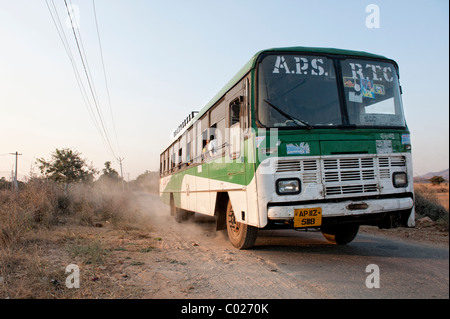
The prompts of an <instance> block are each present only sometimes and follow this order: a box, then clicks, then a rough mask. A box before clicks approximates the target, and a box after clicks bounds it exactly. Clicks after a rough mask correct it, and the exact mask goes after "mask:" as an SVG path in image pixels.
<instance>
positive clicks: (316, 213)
mask: <svg viewBox="0 0 450 319" xmlns="http://www.w3.org/2000/svg"><path fill="white" fill-rule="evenodd" d="M320 225H322V208H320V207H314V208H304V209H294V227H295V228H298V227H316V226H320Z"/></svg>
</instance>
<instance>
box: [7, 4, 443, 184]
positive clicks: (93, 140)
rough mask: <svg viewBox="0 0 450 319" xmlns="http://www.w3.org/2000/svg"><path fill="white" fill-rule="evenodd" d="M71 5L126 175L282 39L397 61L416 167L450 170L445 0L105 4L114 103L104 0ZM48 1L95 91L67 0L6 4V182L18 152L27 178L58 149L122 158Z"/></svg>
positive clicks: (142, 166) (141, 167)
mask: <svg viewBox="0 0 450 319" xmlns="http://www.w3.org/2000/svg"><path fill="white" fill-rule="evenodd" d="M67 2H68V4H69V5H70V3H72V4H73V7H74V8H75V9H74V10H73V12H74V16H75V17H77V19H78V20H77V21H78V27H79V29H78V30H79V32H80V35H81V39H82V45H83V48H84V51H85V53H86V56H87V61H88V67H89V70H90V72H91V75H92V80H93V85H94V90H95V92H96V95H97V97H98V107H99V110H100V112H101V113H102V115H103V119H104V125H105V128H106V129H107V130H108V132H109V137H110V139H111V144H112V146H113V148H114V154H115V156H120V157H123V158H124V161H123V164H124V167H123V168H124V177H125V178H127V177H128V174H129V177H130V179H134V178H136V176H137V175H139V174H141V173H143V172H144V171H145V170H157V169H159V153H160V151H161V150H162V149H163V148H164V147H165V146H166V144H167V143H168V142H169V139H170V133H171V131H172V130H173V129H174V128H176V127H177V126H178V125H179V124H180V122H181V121H182V120H183V119H184V118H185V117H186V116H187V115H188V114H189V113H190V112H191V111H192V110H199V109H201V108H202V107H203V106H204V105H205V104H206V103H207V102H208V101H209V100H210V99H211V98H212V97H213V96H214V95H215V94H216V93H217V92H218V91H219V90H220V89H221V88H222V86H223V85H224V84H225V83H226V82H228V80H229V79H230V78H231V77H232V76H233V75H234V74H235V73H236V72H237V71H238V70H239V69H240V67H241V66H242V65H243V64H244V63H246V62H247V61H248V60H249V59H250V58H251V57H252V56H253V54H254V53H256V52H257V51H259V50H262V49H267V48H272V47H285V46H318V47H335V48H342V49H351V50H361V51H368V52H372V53H376V54H381V55H384V56H387V57H389V58H392V59H394V60H396V61H397V63H398V64H399V66H400V83H401V85H402V88H403V104H404V108H405V114H406V120H407V123H408V126H409V128H410V130H411V140H412V145H413V160H414V162H413V164H414V175H421V174H424V173H427V172H430V171H440V170H443V169H446V168H448V167H449V124H448V123H449V89H448V87H449V16H448V12H449V7H448V6H449V4H448V1H447V0H432V1H378V0H369V1H362V0H354V1H351V0H345V1H343V0H342V1H335V0H326V1H325V0H323V1H300V0H297V1H286V0H277V1H264V0H239V1H237V0H227V1H212V0H209V1H206V0H205V1H197V0H191V1H187V0H184V1H182V0H174V1H149V0H146V1H144V0H128V1H125V0H120V1H119V0H95V9H96V13H97V21H98V27H99V31H100V37H101V46H102V52H103V59H104V65H105V70H106V75H107V82H108V87H109V93H110V101H111V104H109V103H108V96H107V93H106V89H105V88H106V85H105V79H104V73H103V68H102V62H101V55H100V49H99V41H98V38H97V31H96V24H95V17H94V14H93V12H94V11H93V2H92V0H72V1H69V0H67ZM47 3H48V4H49V5H50V8H51V9H52V10H53V3H54V5H55V7H56V9H57V12H58V17H59V18H60V20H61V24H62V26H63V30H64V33H65V36H66V37H67V41H68V43H69V45H70V48H71V50H70V51H71V52H72V55H73V59H74V62H75V64H76V66H77V69H78V72H79V74H80V76H81V77H82V79H83V81H84V86H85V88H86V90H88V88H89V87H88V84H87V82H86V78H85V75H84V71H83V68H82V64H81V62H80V58H79V55H78V51H77V49H76V43H75V40H74V36H73V33H72V29H71V28H69V25H70V22H69V20H68V14H67V12H66V11H65V5H64V0H53V2H52V0H47V1H45V0H0V177H2V176H5V177H6V178H7V179H9V178H10V175H11V170H12V169H13V167H14V156H12V155H9V154H8V153H11V152H15V151H18V152H19V153H22V154H23V155H22V156H20V157H19V176H23V175H29V173H30V170H32V166H33V163H34V162H35V159H36V158H40V157H44V158H47V159H48V158H50V155H51V153H52V152H53V151H54V150H55V149H56V148H72V149H75V150H78V151H79V152H81V153H82V156H83V157H84V158H86V159H87V160H88V161H89V162H92V163H93V164H94V166H95V167H97V168H98V169H101V168H103V163H104V162H106V161H112V162H113V167H114V168H115V169H116V170H118V171H119V165H118V162H117V161H115V160H114V156H113V155H112V154H111V151H110V150H109V148H108V147H107V146H106V145H107V144H106V143H105V142H104V141H103V140H102V138H101V135H100V132H99V129H98V126H101V124H99V123H98V122H97V125H98V126H96V124H95V123H94V121H93V119H92V118H94V117H93V115H92V114H90V113H89V112H90V110H93V112H94V115H96V112H97V110H96V108H95V105H94V104H93V102H91V107H92V109H90V108H89V106H88V105H87V104H86V103H85V102H84V100H83V96H82V94H81V92H80V88H79V86H78V84H77V80H76V77H75V73H74V71H73V68H72V64H71V60H70V59H69V56H68V54H67V52H66V50H65V49H64V46H63V43H62V41H61V39H60V37H59V35H58V32H57V29H56V27H55V24H54V22H53V20H52V16H51V14H50V11H49V9H48V7H47ZM369 4H376V5H377V6H378V8H379V18H380V19H379V21H380V24H379V28H368V27H367V26H366V18H367V17H368V16H369V15H370V14H372V13H373V11H372V12H366V7H367V6H368V5H369ZM52 12H53V14H54V17H55V18H56V15H55V11H52ZM110 106H111V107H110ZM111 111H112V114H113V116H111ZM97 121H98V120H97ZM113 123H115V126H114V125H113ZM114 127H115V129H114ZM116 133H117V139H116ZM34 170H35V172H37V170H36V168H34Z"/></svg>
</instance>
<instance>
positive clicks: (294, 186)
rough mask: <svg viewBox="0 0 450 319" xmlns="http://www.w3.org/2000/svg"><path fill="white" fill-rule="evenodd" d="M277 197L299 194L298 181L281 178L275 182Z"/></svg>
mask: <svg viewBox="0 0 450 319" xmlns="http://www.w3.org/2000/svg"><path fill="white" fill-rule="evenodd" d="M276 191H277V194H278V195H295V194H299V193H300V180H299V179H298V178H283V179H279V180H277V182H276Z"/></svg>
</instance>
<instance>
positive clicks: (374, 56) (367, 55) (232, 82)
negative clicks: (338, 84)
mask: <svg viewBox="0 0 450 319" xmlns="http://www.w3.org/2000/svg"><path fill="white" fill-rule="evenodd" d="M270 52H302V53H312V54H314V53H319V54H333V55H344V56H355V57H360V58H361V57H363V58H372V59H387V60H390V59H388V58H386V57H384V56H382V55H377V54H372V53H368V52H364V51H354V50H343V49H335V48H320V47H283V48H271V49H265V50H261V51H259V52H257V53H256V54H255V55H253V57H252V58H251V59H250V60H249V61H248V62H247V63H246V64H245V65H244V66H243V67H242V68H241V69H240V70H239V71H238V72H237V73H236V75H235V76H233V78H231V80H230V81H228V83H227V84H226V85H225V86H224V87H223V88H222V89H221V90H220V91H219V92H218V93H217V94H216V95H215V96H214V97H213V98H212V99H211V100H210V101H209V102H208V103H207V104H206V105H205V106H204V107H203V108H202V109H201V110H200V111H199V112H198V113H197V115H196V116H195V117H194V118H193V120H192V122H191V124H190V125H187V126H186V127H185V128H184V129H183V130H182V131H181V132H180V133H179V134H177V136H176V137H175V138H174V139H173V141H175V140H176V139H178V137H180V136H181V134H182V133H183V132H184V131H186V130H187V129H188V128H189V127H191V126H192V124H193V123H194V122H195V121H197V120H198V119H199V118H201V117H202V116H203V115H204V114H205V113H206V112H207V111H208V110H209V109H210V108H211V107H212V106H213V105H214V104H216V103H217V101H219V100H220V99H221V98H222V96H224V95H225V94H226V93H227V92H228V91H229V90H231V88H232V87H233V86H234V85H235V84H236V83H237V82H239V80H240V79H242V78H243V77H244V76H245V75H246V74H247V73H248V72H250V71H251V70H252V69H253V68H254V67H255V66H256V61H257V59H258V57H259V56H260V55H261V54H263V53H270ZM173 141H172V142H173ZM172 142H171V143H172Z"/></svg>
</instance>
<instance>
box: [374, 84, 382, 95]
mask: <svg viewBox="0 0 450 319" xmlns="http://www.w3.org/2000/svg"><path fill="white" fill-rule="evenodd" d="M373 86H374V88H375V94H380V95H384V94H385V90H384V85H381V84H374V85H373Z"/></svg>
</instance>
